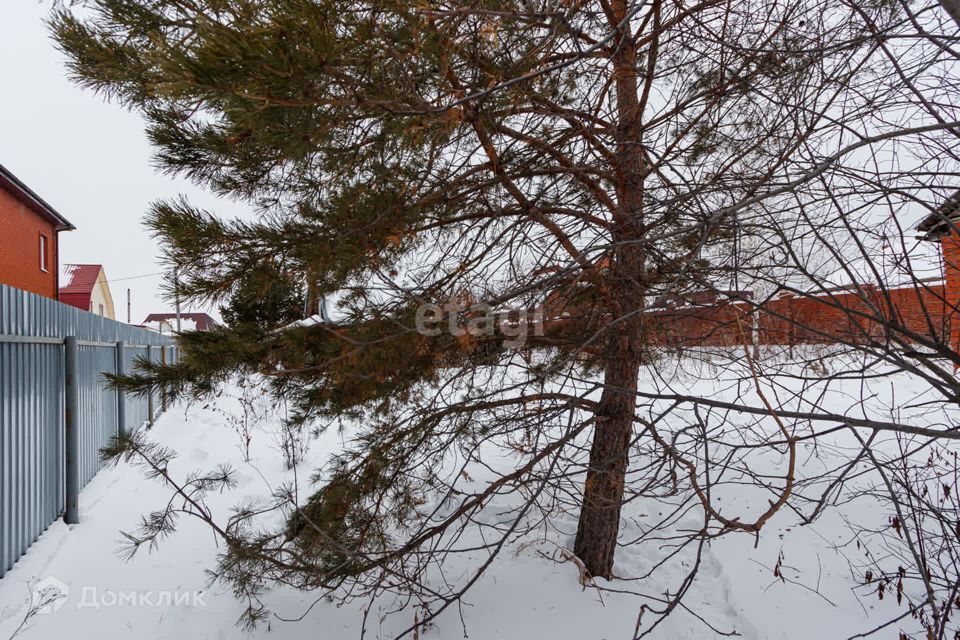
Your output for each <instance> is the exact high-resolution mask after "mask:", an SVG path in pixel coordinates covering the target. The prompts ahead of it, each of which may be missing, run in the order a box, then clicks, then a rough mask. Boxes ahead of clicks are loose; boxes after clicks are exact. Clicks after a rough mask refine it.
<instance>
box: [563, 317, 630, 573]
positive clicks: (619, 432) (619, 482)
mask: <svg viewBox="0 0 960 640" xmlns="http://www.w3.org/2000/svg"><path fill="white" fill-rule="evenodd" d="M632 342H634V340H631V339H630V338H629V337H627V336H617V337H616V338H614V339H613V340H611V343H610V347H609V353H608V360H607V368H606V372H605V375H604V385H605V386H604V392H603V396H602V397H601V399H600V408H599V410H598V411H597V425H596V427H595V428H594V432H593V445H592V447H591V449H590V463H589V466H588V468H587V481H586V486H585V488H584V493H583V505H582V507H581V509H580V523H579V525H578V527H577V539H576V543H575V545H574V553H575V554H576V555H577V557H578V558H580V560H581V561H582V562H583V564H584V566H585V568H586V570H587V572H588V573H589V574H590V575H591V576H596V577H601V578H607V579H609V578H610V577H611V576H612V573H613V558H614V553H615V551H616V548H617V536H618V534H619V532H620V507H621V506H622V504H623V490H624V481H625V477H626V473H627V459H628V449H629V446H630V437H631V435H632V433H633V415H634V409H635V406H636V390H637V374H638V371H639V354H637V353H636V352H635V349H634V348H633V345H632V344H631V343H632Z"/></svg>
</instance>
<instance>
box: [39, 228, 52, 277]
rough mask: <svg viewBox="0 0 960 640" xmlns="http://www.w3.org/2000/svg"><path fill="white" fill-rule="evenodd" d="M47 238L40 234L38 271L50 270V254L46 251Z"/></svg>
mask: <svg viewBox="0 0 960 640" xmlns="http://www.w3.org/2000/svg"><path fill="white" fill-rule="evenodd" d="M48 244H49V243H48V242H47V236H45V235H43V234H42V233H41V234H40V271H45V272H46V271H49V270H50V254H49V250H48V249H47V246H48Z"/></svg>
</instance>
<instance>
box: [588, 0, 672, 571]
mask: <svg viewBox="0 0 960 640" xmlns="http://www.w3.org/2000/svg"><path fill="white" fill-rule="evenodd" d="M629 6H630V4H629V3H628V2H626V0H612V1H611V3H610V8H611V14H610V18H611V21H610V22H611V26H612V27H614V28H615V29H617V31H618V32H619V33H618V37H617V43H618V44H617V47H616V48H615V50H614V54H613V68H614V78H613V80H614V87H615V91H616V111H617V131H616V137H617V152H616V156H615V160H614V174H615V176H616V177H615V183H616V184H615V186H616V192H617V199H618V203H619V210H618V212H617V214H616V217H615V220H614V222H615V224H614V226H613V231H612V238H611V239H612V241H613V259H612V260H611V262H610V268H609V274H608V277H607V281H608V284H609V293H608V296H609V297H608V302H609V303H610V306H609V307H608V311H609V318H610V320H611V322H613V326H611V327H610V328H609V329H608V330H609V331H610V332H611V333H612V334H613V335H612V336H611V338H610V340H609V341H608V342H607V348H606V350H605V353H604V381H603V382H604V390H603V395H602V396H601V398H600V407H599V408H598V410H597V412H596V418H597V423H596V426H595V427H594V431H593V444H592V446H591V449H590V461H589V464H588V467H587V480H586V484H585V486H584V491H583V504H582V506H581V509H580V523H579V525H578V527H577V539H576V542H575V544H574V553H575V554H576V555H577V557H579V558H580V560H581V561H583V564H584V566H585V568H586V570H587V572H588V573H589V574H590V575H591V576H593V577H602V578H607V579H609V578H611V577H612V574H613V558H614V553H615V552H616V548H617V536H618V534H619V532H620V508H621V506H622V505H623V492H624V483H625V481H626V473H627V461H628V449H629V446H630V438H631V435H632V433H633V417H634V410H635V408H636V402H637V397H636V391H637V375H638V373H639V370H640V357H641V348H640V345H641V340H640V336H641V335H642V324H643V314H642V307H643V305H644V302H643V300H644V294H645V293H646V283H645V252H644V250H643V248H642V244H641V243H640V242H638V240H640V239H642V237H643V235H644V228H643V179H644V173H643V164H644V158H643V153H642V145H641V140H642V137H643V136H642V131H641V118H642V115H643V113H642V112H643V105H642V104H640V101H639V99H638V95H637V87H638V83H637V51H636V45H635V43H634V40H633V37H632V31H631V28H630V24H629V21H627V20H626V17H627V11H628V9H629ZM658 15H659V14H658ZM651 55H652V54H651Z"/></svg>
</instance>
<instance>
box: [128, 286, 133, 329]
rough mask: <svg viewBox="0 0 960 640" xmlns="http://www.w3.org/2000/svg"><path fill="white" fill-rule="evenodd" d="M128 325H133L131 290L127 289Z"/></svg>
mask: <svg viewBox="0 0 960 640" xmlns="http://www.w3.org/2000/svg"><path fill="white" fill-rule="evenodd" d="M127 324H133V322H132V321H131V318H130V289H127Z"/></svg>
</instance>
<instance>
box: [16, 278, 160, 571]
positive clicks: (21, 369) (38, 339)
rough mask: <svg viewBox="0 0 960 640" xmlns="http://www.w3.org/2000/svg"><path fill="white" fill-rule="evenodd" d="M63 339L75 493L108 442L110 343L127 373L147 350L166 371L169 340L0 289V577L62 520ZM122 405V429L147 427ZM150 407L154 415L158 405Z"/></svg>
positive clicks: (114, 415) (142, 407)
mask: <svg viewBox="0 0 960 640" xmlns="http://www.w3.org/2000/svg"><path fill="white" fill-rule="evenodd" d="M67 336H76V338H77V340H78V341H80V348H79V353H78V365H79V367H78V368H79V387H80V388H79V392H80V412H79V413H80V415H79V421H80V434H81V451H80V459H79V463H80V485H81V486H83V485H85V484H87V482H89V481H90V479H91V478H93V477H94V475H96V473H97V471H99V470H100V468H101V467H102V462H101V460H100V453H99V452H100V448H101V447H103V446H104V445H106V444H107V443H108V442H109V440H110V438H112V437H113V436H114V435H115V434H116V433H117V420H118V412H117V403H118V395H117V392H116V391H115V390H113V389H110V388H109V387H108V385H107V384H106V382H105V380H104V378H103V374H104V373H114V372H116V366H117V355H116V343H117V342H119V341H123V342H125V343H126V344H128V345H130V346H128V347H126V348H125V352H126V358H125V360H126V368H127V371H130V370H131V369H132V367H133V365H134V364H135V361H136V359H137V358H138V357H139V356H145V355H146V354H147V348H146V345H153V349H152V356H153V357H152V359H153V360H155V361H158V362H159V361H160V349H159V347H160V346H161V345H163V346H165V347H166V348H167V352H168V362H173V361H174V358H175V355H174V354H175V353H176V349H175V348H174V347H173V346H172V345H173V340H172V339H171V338H170V337H169V336H161V335H159V334H157V333H153V332H151V331H146V330H144V329H141V328H139V327H134V326H131V325H126V324H122V323H119V322H115V321H113V320H109V319H106V318H101V317H100V316H96V315H93V314H90V313H87V312H85V311H81V310H80V309H76V308H74V307H70V306H67V305H63V304H60V303H59V302H57V301H55V300H50V299H48V298H43V297H41V296H37V295H33V294H30V293H27V292H24V291H20V290H19V289H14V288H12V287H8V286H5V285H0V577H2V576H3V575H4V574H5V573H6V572H7V571H8V570H9V569H10V567H12V566H13V564H14V563H15V562H16V561H17V559H18V558H19V557H20V556H22V555H23V553H24V552H25V551H26V550H27V548H29V546H30V545H31V544H32V543H33V542H34V541H35V540H36V539H37V537H39V535H40V534H41V533H43V531H44V530H46V528H47V527H48V526H50V524H51V523H53V521H54V520H56V519H57V518H58V517H59V516H60V515H61V514H62V513H63V510H64V506H65V493H64V485H65V480H66V478H65V472H64V460H65V451H64V430H65V420H64V398H65V391H64V377H65V376H64V355H63V344H62V340H63V338H65V337H67ZM90 343H101V344H90ZM123 402H124V403H125V407H126V411H127V424H128V428H129V429H131V430H133V429H136V428H138V427H140V426H141V425H142V424H144V423H145V422H148V421H150V416H149V415H148V411H147V405H148V402H147V399H146V398H140V397H126V398H124V399H123ZM154 407H155V413H157V414H159V412H160V399H159V395H157V397H156V402H155V403H154Z"/></svg>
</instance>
